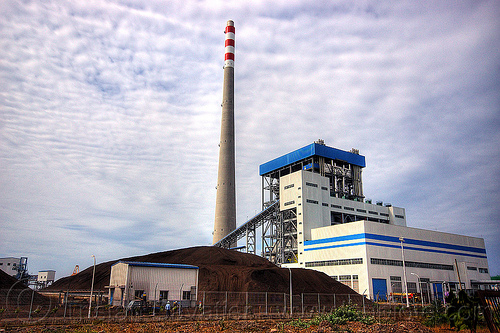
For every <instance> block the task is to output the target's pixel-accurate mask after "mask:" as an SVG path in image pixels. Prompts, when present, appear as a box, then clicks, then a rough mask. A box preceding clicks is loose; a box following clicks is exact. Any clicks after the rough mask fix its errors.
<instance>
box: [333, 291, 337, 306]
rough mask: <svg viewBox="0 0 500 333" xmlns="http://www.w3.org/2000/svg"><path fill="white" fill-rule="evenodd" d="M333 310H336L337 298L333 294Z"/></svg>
mask: <svg viewBox="0 0 500 333" xmlns="http://www.w3.org/2000/svg"><path fill="white" fill-rule="evenodd" d="M333 308H334V309H336V308H337V297H336V295H335V294H333Z"/></svg>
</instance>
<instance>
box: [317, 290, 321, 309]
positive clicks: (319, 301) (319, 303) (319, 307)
mask: <svg viewBox="0 0 500 333" xmlns="http://www.w3.org/2000/svg"><path fill="white" fill-rule="evenodd" d="M318 313H321V300H320V299H319V293H318Z"/></svg>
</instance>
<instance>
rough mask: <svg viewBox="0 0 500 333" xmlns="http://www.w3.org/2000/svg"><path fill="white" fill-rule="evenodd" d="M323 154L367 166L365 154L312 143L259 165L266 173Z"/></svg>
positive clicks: (260, 172)
mask: <svg viewBox="0 0 500 333" xmlns="http://www.w3.org/2000/svg"><path fill="white" fill-rule="evenodd" d="M315 155H317V156H322V157H326V158H330V159H333V160H341V161H344V162H347V163H351V164H354V165H357V166H360V167H362V168H364V167H365V166H366V163H365V157H364V156H363V155H358V154H353V153H351V152H348V151H345V150H340V149H337V148H332V147H328V146H325V145H320V144H317V143H312V144H310V145H307V146H305V147H302V148H300V149H297V150H295V151H292V152H291V153H288V154H285V155H283V156H280V157H278V158H275V159H274V160H271V161H269V162H267V163H264V164H261V165H260V166H259V174H260V175H261V176H262V175H265V174H267V173H269V172H272V171H274V170H277V169H280V168H282V167H285V166H287V165H289V164H292V163H295V162H298V161H300V160H303V159H305V158H308V157H311V156H315Z"/></svg>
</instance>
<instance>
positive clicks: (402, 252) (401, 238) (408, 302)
mask: <svg viewBox="0 0 500 333" xmlns="http://www.w3.org/2000/svg"><path fill="white" fill-rule="evenodd" d="M399 241H400V242H401V257H402V259H403V279H404V280H405V281H404V282H405V294H406V307H407V308H409V307H410V300H409V299H408V286H407V283H406V266H405V251H404V248H403V242H404V241H405V239H404V238H403V237H399Z"/></svg>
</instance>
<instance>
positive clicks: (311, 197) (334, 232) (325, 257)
mask: <svg viewBox="0 0 500 333" xmlns="http://www.w3.org/2000/svg"><path fill="white" fill-rule="evenodd" d="M305 148H307V150H306V149H305ZM339 166H340V167H339ZM364 166H365V164H364V157H362V156H361V155H359V153H358V152H357V151H356V150H353V151H351V152H347V151H339V150H337V149H334V148H330V147H326V146H324V144H323V143H320V144H317V143H315V144H313V145H311V146H306V147H304V148H301V149H299V150H297V151H295V152H292V153H289V154H287V155H284V156H282V157H280V158H277V159H275V160H273V161H270V162H268V163H266V164H264V165H261V175H262V176H263V177H267V178H273V179H274V180H273V179H271V180H266V182H267V183H270V184H276V187H278V183H279V194H277V195H276V194H274V193H272V194H270V195H269V196H270V197H273V195H275V196H276V198H277V199H279V202H280V203H279V204H280V211H281V212H288V213H287V214H286V215H287V216H292V217H293V219H290V220H289V222H288V223H291V224H292V225H293V226H292V227H290V228H289V229H288V230H292V232H290V234H292V235H291V236H290V235H288V234H285V235H284V237H288V238H289V239H291V241H288V244H292V245H291V246H289V248H288V249H287V250H288V251H289V252H293V255H288V256H287V257H286V258H287V260H286V261H285V262H284V264H283V266H289V267H302V268H310V269H315V270H318V271H322V272H324V273H326V274H328V275H329V276H331V277H333V278H335V279H336V280H338V281H340V282H342V283H344V284H346V285H348V286H350V287H352V288H353V289H354V290H355V291H357V292H359V293H360V294H365V295H368V296H369V297H370V298H371V299H384V300H386V299H391V298H393V296H395V295H399V296H401V295H402V293H405V280H404V275H405V274H406V282H407V284H406V288H407V290H408V293H419V294H421V296H422V297H423V298H424V299H426V300H428V299H429V298H430V299H434V298H436V297H438V298H442V296H443V292H444V291H447V290H449V289H454V288H458V287H459V285H460V283H461V284H462V287H465V288H467V289H474V288H475V287H476V285H475V283H477V282H480V281H487V280H490V275H489V272H488V262H487V257H486V250H485V244H484V240H483V239H482V238H476V237H468V236H462V235H455V234H450V233H443V232H437V231H430V230H423V229H416V228H409V227H407V226H406V214H405V209H404V208H400V207H394V206H392V205H391V204H383V203H382V202H377V203H375V204H373V203H372V202H371V200H367V199H365V198H364V196H363V190H362V182H361V168H363V167H364ZM339 175H340V176H342V177H339ZM278 179H279V181H277V180H278ZM346 182H347V183H349V184H348V185H349V186H346V185H345V184H346ZM263 183H264V181H263ZM268 187H269V188H271V190H272V186H268ZM290 221H291V222H290ZM295 230H296V232H295ZM400 239H401V240H402V241H401V240H400ZM403 255H404V262H405V274H403V259H402V258H403Z"/></svg>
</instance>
